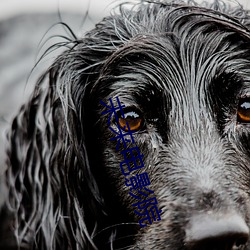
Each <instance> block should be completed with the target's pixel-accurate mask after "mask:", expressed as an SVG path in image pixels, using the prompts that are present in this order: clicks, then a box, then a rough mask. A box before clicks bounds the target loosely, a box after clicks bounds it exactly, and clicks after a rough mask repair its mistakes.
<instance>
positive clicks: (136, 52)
mask: <svg viewBox="0 0 250 250" xmlns="http://www.w3.org/2000/svg"><path fill="white" fill-rule="evenodd" d="M161 15H162V16H161V17H158V18H157V19H156V20H155V23H154V26H155V27H157V28H154V29H153V28H152V27H151V26H152V24H148V25H149V26H150V27H151V28H149V31H148V32H145V29H144V27H142V26H140V25H142V24H141V23H140V22H142V21H141V20H139V21H138V25H137V30H136V32H135V31H134V33H133V36H131V37H129V39H127V41H126V42H125V43H123V44H122V45H121V46H120V47H118V48H117V50H115V52H114V53H113V54H112V55H111V56H110V57H109V59H108V60H107V62H106V65H105V66H104V68H106V69H110V68H112V69H113V70H111V71H112V74H116V72H121V73H120V75H119V74H117V75H116V77H117V79H118V80H117V81H115V82H114V85H113V89H114V90H115V89H116V87H118V86H119V91H121V92H122V91H123V88H124V92H126V89H128V88H129V89H131V88H133V86H134V85H133V84H136V88H137V89H142V90H143V89H144V88H145V83H146V84H148V85H147V86H148V87H150V86H153V87H154V88H155V87H156V88H158V89H159V90H160V91H167V92H168V93H171V92H173V90H178V91H181V92H182V93H188V92H190V93H194V91H193V90H196V92H197V91H198V92H199V93H204V92H205V91H206V90H207V89H208V88H209V85H210V84H212V83H213V82H216V81H214V79H215V78H218V76H220V75H224V76H225V75H232V74H233V75H236V76H237V75H238V76H240V77H242V79H243V82H249V79H248V76H249V73H250V72H249V68H250V67H249V65H250V63H249V62H250V60H249V57H248V54H249V41H250V39H249V34H248V32H247V31H246V28H245V27H244V26H242V25H240V24H239V22H238V21H236V20H234V19H229V18H228V20H226V17H225V16H223V15H222V14H221V16H219V14H218V13H216V14H214V15H213V12H211V11H209V10H207V12H205V11H204V10H202V12H199V11H198V9H196V8H194V9H191V8H190V9H189V10H188V11H186V12H184V13H182V12H178V13H174V11H173V12H172V15H170V14H169V10H168V12H166V13H163V12H162V13H161ZM164 15H165V16H164ZM172 16H174V18H173V17H172ZM164 18H165V19H164ZM169 20H172V21H171V22H170V21H169ZM151 21H152V20H151ZM144 22H145V20H144ZM163 23H164V25H163ZM144 26H145V23H144ZM126 28H127V29H129V25H127V26H126ZM131 29H134V27H131ZM131 33H132V32H131ZM131 33H130V35H131ZM119 69H120V70H119ZM114 72H115V73H114ZM104 73H105V70H104ZM121 79H122V80H121ZM124 79H128V81H124ZM123 83H124V84H123ZM125 83H126V84H125ZM140 83H141V84H140ZM187 90H188V91H187ZM200 97H202V95H200Z"/></svg>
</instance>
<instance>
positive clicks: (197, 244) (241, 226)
mask: <svg viewBox="0 0 250 250" xmlns="http://www.w3.org/2000/svg"><path fill="white" fill-rule="evenodd" d="M248 239H249V228H248V226H247V224H246V222H245V221H244V220H243V218H242V217H240V216H239V215H235V214H233V215H230V214H226V215H219V216H218V215H214V214H206V215H199V216H194V217H192V219H191V221H190V224H189V225H188V227H187V230H186V245H187V247H188V249H189V250H212V249H213V250H217V249H218V250H236V249H245V248H244V246H245V244H246V243H247V241H248Z"/></svg>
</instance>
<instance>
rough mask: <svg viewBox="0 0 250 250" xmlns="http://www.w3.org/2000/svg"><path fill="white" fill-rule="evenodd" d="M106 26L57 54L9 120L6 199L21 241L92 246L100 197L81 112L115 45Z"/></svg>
mask: <svg viewBox="0 0 250 250" xmlns="http://www.w3.org/2000/svg"><path fill="white" fill-rule="evenodd" d="M107 23H108V22H107ZM107 23H105V25H106V24H107ZM105 25H100V26H99V27H98V28H96V29H95V30H94V31H92V33H90V34H89V35H87V37H86V38H84V39H82V40H76V41H74V42H73V43H72V44H73V45H72V46H71V48H70V49H68V50H67V51H65V52H64V53H63V54H62V55H60V56H59V57H58V58H57V59H56V61H55V62H54V64H53V65H52V66H51V67H50V68H49V69H48V71H47V72H46V73H45V74H44V75H43V77H42V78H41V79H40V80H39V81H38V83H37V85H36V87H35V90H34V92H33V95H32V97H31V99H30V100H29V102H27V103H26V104H25V105H23V106H22V107H21V110H20V112H19V114H18V115H17V116H16V117H15V119H14V120H13V124H12V128H11V131H10V132H9V141H10V146H9V149H8V160H7V165H8V169H7V171H6V180H7V186H8V189H9V200H8V202H7V203H6V206H7V207H8V209H9V211H10V212H11V213H12V215H13V218H14V219H13V224H14V226H13V233H14V234H15V236H16V240H17V244H18V245H19V246H22V247H23V248H25V247H27V248H29V247H31V246H32V245H36V247H37V248H38V249H52V248H53V249H54V248H56V247H58V246H60V247H59V248H60V249H62V247H63V249H69V248H70V249H71V248H72V249H76V248H78V247H79V248H81V249H86V248H87V249H89V248H91V249H92V248H93V249H94V248H95V246H94V243H93V241H92V239H91V233H93V231H94V229H95V226H96V225H95V224H96V217H97V214H100V213H102V209H103V198H102V196H101V195H100V192H99V188H98V184H97V182H96V181H95V178H94V176H93V174H92V170H91V168H92V166H91V162H90V159H89V156H88V154H89V152H88V145H87V142H86V140H87V139H86V138H87V136H86V134H88V133H90V131H86V130H87V129H89V127H90V125H89V123H88V118H87V117H86V114H87V113H89V112H90V109H91V106H88V105H87V103H88V100H89V98H90V95H91V86H92V85H93V84H94V83H95V81H96V80H97V79H98V77H99V72H100V71H101V68H102V66H103V64H104V63H105V60H106V58H107V57H108V56H109V55H110V54H112V52H113V50H114V49H115V47H116V46H115V42H112V43H111V42H110V40H112V38H110V35H111V36H112V34H111V33H110V27H107V25H106V26H105ZM104 26H105V29H104ZM93 37H94V38H93ZM107 39H108V40H107ZM117 40H118V39H117V37H116V39H113V41H117ZM93 112H94V111H93ZM86 220H89V221H88V223H86ZM90 221H91V223H90Z"/></svg>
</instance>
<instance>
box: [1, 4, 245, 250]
mask: <svg viewBox="0 0 250 250" xmlns="http://www.w3.org/2000/svg"><path fill="white" fill-rule="evenodd" d="M249 28H250V17H249V14H248V12H247V11H245V10H243V8H242V7H241V6H236V7H231V6H230V5H228V4H225V3H223V2H220V1H217V0H214V2H213V3H210V4H209V3H204V4H203V5H198V4H196V3H195V2H193V1H186V2H185V1H174V2H171V3H169V2H162V1H161V2H160V1H142V2H140V3H137V4H134V5H133V6H131V5H128V6H127V5H121V6H120V7H119V8H118V11H116V12H114V13H113V14H112V15H111V16H109V17H107V18H105V19H103V20H102V21H101V22H100V23H98V24H97V25H96V27H95V28H94V29H93V30H92V31H90V32H88V33H87V34H86V35H85V36H84V37H81V38H77V37H76V38H75V39H74V40H72V41H69V42H68V43H69V44H68V46H67V47H68V48H67V49H65V51H64V52H63V53H62V54H61V55H60V56H59V57H58V58H57V59H56V60H55V62H54V63H53V64H52V65H51V66H50V67H49V68H48V70H47V71H46V72H45V73H44V75H43V76H42V77H41V78H40V79H39V81H38V82H37V84H36V87H35V90H34V92H33V94H32V96H31V98H30V99H29V101H27V103H26V104H24V105H23V106H22V107H21V109H20V112H19V113H18V114H17V116H16V117H15V118H14V120H13V123H12V126H11V128H10V132H9V134H8V141H9V148H8V150H7V167H8V169H7V171H6V175H5V179H6V186H7V188H8V195H7V199H6V202H5V205H4V206H3V207H2V210H1V211H2V212H1V249H84V250H86V249H95V250H96V249H104V250H105V249H128V250H129V249H130V250H132V249H145V250H150V249H157V250H173V249H174V250H204V249H210V250H211V249H220V250H226V249H227V250H228V249H230V250H233V249H245V250H247V249H250V243H249V225H250V191H249V190H250V166H249V162H250V143H249V142H250V87H249V86H250V30H249ZM55 46H56V45H55ZM111 102H113V105H114V106H115V107H118V106H119V107H120V110H119V112H118V111H117V113H116V114H115V115H114V114H112V112H109V111H108V108H107V107H110V105H111ZM119 128H120V129H122V132H125V131H127V135H126V136H125V139H124V141H125V142H126V144H127V147H128V148H132V147H135V146H136V147H137V149H138V150H139V151H138V155H137V156H141V157H142V156H143V166H144V167H143V168H139V167H137V168H136V163H133V164H131V166H130V167H131V171H130V172H128V171H126V170H125V169H123V168H122V165H121V163H122V162H123V161H124V157H125V153H124V150H125V146H124V145H123V143H122V142H121V141H119V140H118V139H117V138H116V137H115V133H116V132H117V129H119ZM128 131H129V132H128ZM132 139H133V141H132ZM117 147H118V148H117ZM122 152H123V153H122ZM126 152H127V151H126ZM122 170H123V171H122ZM142 173H147V176H148V180H149V181H150V185H149V186H147V187H146V186H145V187H144V186H143V187H141V188H138V187H137V189H136V188H135V187H134V189H133V188H131V187H130V186H131V185H128V180H129V178H130V177H131V178H132V177H133V178H137V177H138V176H139V175H141V174H142ZM138 180H139V179H138ZM131 190H132V191H131ZM142 191H143V192H144V193H143V192H142ZM153 197H155V198H156V200H155V201H157V202H155V203H151V205H152V204H157V206H155V207H156V208H157V209H158V210H157V211H158V217H157V218H158V219H156V217H155V216H156V213H155V214H153V213H149V217H148V222H147V223H146V221H144V222H143V223H141V220H142V218H145V215H146V213H142V212H141V211H139V210H138V208H137V209H136V208H135V206H134V205H135V204H139V203H138V200H139V201H142V202H145V200H148V199H149V198H150V199H153ZM140 204H142V203H140ZM140 208H141V209H142V208H145V206H144V207H143V206H141V207H140ZM151 208H152V206H151V207H150V204H149V206H148V209H149V210H150V209H151ZM138 211H139V212H138ZM150 211H151V212H152V210H150ZM150 219H151V220H150ZM149 222H150V223H149Z"/></svg>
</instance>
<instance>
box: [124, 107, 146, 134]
mask: <svg viewBox="0 0 250 250" xmlns="http://www.w3.org/2000/svg"><path fill="white" fill-rule="evenodd" d="M127 123H128V126H129V128H130V130H131V131H137V130H139V129H141V128H142V126H143V119H142V117H141V116H140V115H139V114H137V113H136V112H134V111H130V112H127V113H124V118H123V117H120V118H119V125H120V127H121V128H122V129H124V130H125V131H128V128H127ZM124 127H125V128H124Z"/></svg>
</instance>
